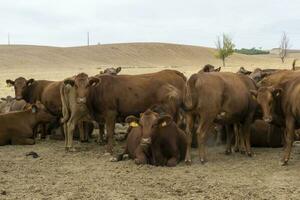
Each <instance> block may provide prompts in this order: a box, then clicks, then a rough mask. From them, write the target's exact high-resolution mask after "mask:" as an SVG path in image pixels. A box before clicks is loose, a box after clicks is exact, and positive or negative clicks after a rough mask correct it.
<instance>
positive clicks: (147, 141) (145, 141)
mask: <svg viewBox="0 0 300 200" xmlns="http://www.w3.org/2000/svg"><path fill="white" fill-rule="evenodd" d="M150 144H151V138H142V139H141V145H142V146H148V145H150Z"/></svg>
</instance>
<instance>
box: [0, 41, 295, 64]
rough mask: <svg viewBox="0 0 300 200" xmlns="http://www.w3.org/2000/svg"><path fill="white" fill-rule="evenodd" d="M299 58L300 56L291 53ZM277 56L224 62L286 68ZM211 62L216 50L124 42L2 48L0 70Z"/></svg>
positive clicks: (213, 61) (212, 62)
mask: <svg viewBox="0 0 300 200" xmlns="http://www.w3.org/2000/svg"><path fill="white" fill-rule="evenodd" d="M290 57H291V58H294V57H297V58H300V54H290ZM291 60H292V59H289V60H288V61H287V63H286V64H285V65H282V64H281V63H280V59H278V58H277V56H276V55H259V56H248V55H241V54H235V55H233V56H232V57H230V58H229V59H228V61H227V65H228V66H229V67H239V66H245V67H258V66H260V67H285V66H290V65H291V62H292V61H291ZM207 63H211V64H214V65H221V61H220V60H218V59H216V58H215V49H212V48H206V47H200V46H190V45H178V44H165V43H124V44H107V45H94V46H88V47H87V46H82V47H67V48H61V47H47V46H29V45H10V46H7V45H1V46H0V65H1V67H5V68H6V67H12V68H15V67H17V68H18V67H21V68H24V67H25V68H30V67H41V68H44V67H71V68H76V67H83V68H84V67H101V66H103V67H105V66H108V65H114V66H123V67H182V66H186V67H199V66H202V65H204V64H207Z"/></svg>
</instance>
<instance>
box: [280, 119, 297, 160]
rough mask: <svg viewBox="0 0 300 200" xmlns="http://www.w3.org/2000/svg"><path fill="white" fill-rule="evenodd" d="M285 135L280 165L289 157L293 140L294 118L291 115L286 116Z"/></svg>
mask: <svg viewBox="0 0 300 200" xmlns="http://www.w3.org/2000/svg"><path fill="white" fill-rule="evenodd" d="M285 124H286V137H285V140H286V141H285V144H286V147H285V150H284V155H283V159H282V165H286V164H287V163H288V161H289V159H290V155H291V150H292V144H293V140H294V132H295V120H294V118H293V117H287V118H286V121H285Z"/></svg>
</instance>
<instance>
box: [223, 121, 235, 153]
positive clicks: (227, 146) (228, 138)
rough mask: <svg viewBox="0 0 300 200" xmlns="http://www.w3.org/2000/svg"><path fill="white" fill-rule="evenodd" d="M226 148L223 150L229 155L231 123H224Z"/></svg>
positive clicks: (231, 135)
mask: <svg viewBox="0 0 300 200" xmlns="http://www.w3.org/2000/svg"><path fill="white" fill-rule="evenodd" d="M225 127H226V150H225V154H226V155H229V154H231V153H232V150H231V143H232V138H233V134H232V127H231V124H229V125H226V126H225Z"/></svg>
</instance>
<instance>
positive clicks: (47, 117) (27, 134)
mask: <svg viewBox="0 0 300 200" xmlns="http://www.w3.org/2000/svg"><path fill="white" fill-rule="evenodd" d="M53 119H54V116H52V115H51V114H50V113H48V112H47V111H46V108H45V107H44V105H43V104H41V103H40V102H37V103H35V104H33V105H28V106H26V107H25V110H24V111H16V112H11V113H6V114H0V121H1V123H0V145H6V144H13V145H16V144H20V145H25V144H28V145H30V144H34V143H35V142H34V134H33V131H34V128H35V127H36V125H37V124H38V123H41V122H44V123H45V122H50V121H51V120H53Z"/></svg>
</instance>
